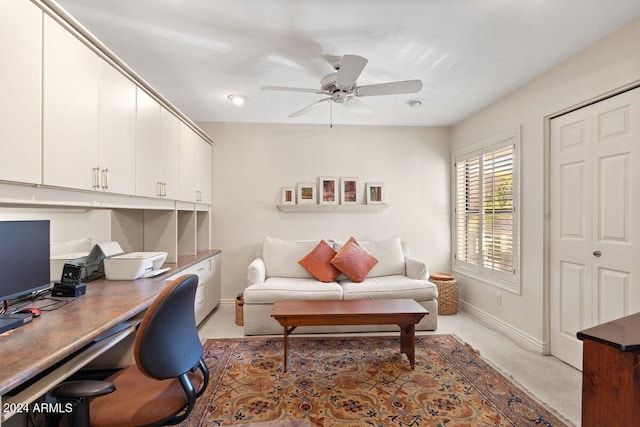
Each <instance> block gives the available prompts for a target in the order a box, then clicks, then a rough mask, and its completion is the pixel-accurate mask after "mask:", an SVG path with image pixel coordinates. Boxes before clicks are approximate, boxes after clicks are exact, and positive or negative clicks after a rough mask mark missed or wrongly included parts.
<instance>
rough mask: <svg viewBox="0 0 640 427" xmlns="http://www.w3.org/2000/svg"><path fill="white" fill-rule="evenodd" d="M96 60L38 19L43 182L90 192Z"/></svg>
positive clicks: (94, 139)
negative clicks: (41, 27) (41, 60)
mask: <svg viewBox="0 0 640 427" xmlns="http://www.w3.org/2000/svg"><path fill="white" fill-rule="evenodd" d="M98 68H99V67H98V57H97V56H96V55H95V54H94V53H93V52H92V51H91V50H90V49H89V48H88V47H86V46H85V45H84V44H82V43H81V42H80V41H79V40H78V39H76V38H75V37H74V36H73V35H72V34H71V33H69V32H68V31H66V30H65V29H64V28H62V27H61V26H60V25H58V24H57V23H56V22H55V21H53V20H52V19H51V18H49V17H48V16H45V18H44V87H43V89H44V108H43V114H44V122H43V124H44V131H43V154H44V158H43V182H44V184H47V185H56V186H61V187H68V188H80V189H85V190H91V189H96V185H97V182H96V177H97V174H96V173H95V169H96V168H97V167H98V86H99V85H98V80H99V71H98Z"/></svg>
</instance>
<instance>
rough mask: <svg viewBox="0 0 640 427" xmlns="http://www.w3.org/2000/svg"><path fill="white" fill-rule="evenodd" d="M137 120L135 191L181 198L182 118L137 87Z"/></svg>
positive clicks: (140, 193) (147, 194)
mask: <svg viewBox="0 0 640 427" xmlns="http://www.w3.org/2000/svg"><path fill="white" fill-rule="evenodd" d="M137 122H138V130H137V135H136V194H137V195H140V196H147V197H160V198H167V199H170V200H177V199H179V195H180V187H179V180H180V175H179V167H180V164H179V158H180V120H178V118H177V117H176V116H175V115H173V114H172V113H171V112H169V111H168V110H167V109H166V108H164V107H162V106H161V105H160V104H159V103H158V102H157V101H156V100H155V99H153V98H152V97H151V96H149V95H148V94H147V93H146V92H145V91H143V90H142V89H140V88H138V116H137ZM192 169H193V166H192Z"/></svg>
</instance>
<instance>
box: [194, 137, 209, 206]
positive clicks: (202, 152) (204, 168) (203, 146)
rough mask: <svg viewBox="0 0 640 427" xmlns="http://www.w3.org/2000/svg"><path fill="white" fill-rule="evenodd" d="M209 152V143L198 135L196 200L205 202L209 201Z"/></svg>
mask: <svg viewBox="0 0 640 427" xmlns="http://www.w3.org/2000/svg"><path fill="white" fill-rule="evenodd" d="M211 152H212V147H211V144H209V143H208V142H207V141H205V140H204V139H202V138H200V137H198V183H197V191H198V195H199V199H198V201H199V202H201V203H206V204H210V203H211V167H212V162H213V159H212V158H211Z"/></svg>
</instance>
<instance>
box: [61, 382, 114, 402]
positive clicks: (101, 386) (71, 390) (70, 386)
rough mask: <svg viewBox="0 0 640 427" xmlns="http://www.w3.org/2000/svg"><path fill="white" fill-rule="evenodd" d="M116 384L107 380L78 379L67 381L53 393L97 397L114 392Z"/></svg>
mask: <svg viewBox="0 0 640 427" xmlns="http://www.w3.org/2000/svg"><path fill="white" fill-rule="evenodd" d="M115 389H116V388H115V386H114V385H113V384H112V383H110V382H106V381H96V380H76V381H67V382H63V383H61V384H60V385H58V386H57V387H56V388H54V389H53V390H51V392H50V393H51V395H52V396H53V397H57V398H78V397H97V396H104V395H105V394H109V393H113V392H114V391H115Z"/></svg>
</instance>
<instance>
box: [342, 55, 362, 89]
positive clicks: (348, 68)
mask: <svg viewBox="0 0 640 427" xmlns="http://www.w3.org/2000/svg"><path fill="white" fill-rule="evenodd" d="M367 62H369V61H368V60H367V59H366V58H363V57H362V56H358V55H344V56H343V57H342V61H341V62H340V69H338V73H337V76H336V86H337V87H338V88H339V89H342V90H349V89H351V88H352V87H353V86H354V85H355V84H356V80H358V77H359V76H360V73H362V70H364V66H365V65H367Z"/></svg>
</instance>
